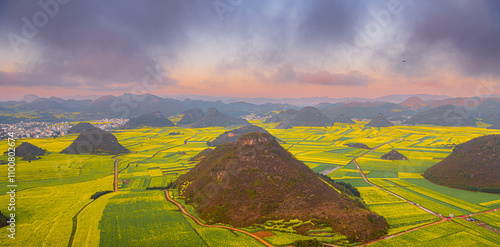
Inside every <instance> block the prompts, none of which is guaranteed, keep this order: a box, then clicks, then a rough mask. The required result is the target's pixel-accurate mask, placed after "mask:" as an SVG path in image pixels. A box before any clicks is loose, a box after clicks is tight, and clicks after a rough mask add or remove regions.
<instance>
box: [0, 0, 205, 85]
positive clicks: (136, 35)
mask: <svg viewBox="0 0 500 247" xmlns="http://www.w3.org/2000/svg"><path fill="white" fill-rule="evenodd" d="M42 2H50V3H57V1H42ZM56 5H57V6H58V7H55V6H56ZM56 5H50V8H49V9H51V10H53V13H54V16H53V17H50V18H48V21H47V22H46V24H45V25H39V26H37V25H36V23H35V22H36V21H37V19H36V18H37V17H36V16H37V14H36V13H40V12H42V13H47V12H48V11H44V9H43V8H42V7H41V6H40V5H38V4H37V1H30V2H29V3H28V2H27V1H26V2H20V4H18V5H12V4H10V6H7V7H8V8H9V16H8V17H4V19H5V22H4V23H5V24H6V25H4V29H3V30H1V32H2V36H3V37H21V38H19V39H16V40H17V41H19V40H22V42H20V43H18V47H19V48H21V50H22V49H23V48H26V47H29V46H28V45H26V44H25V43H24V41H25V40H28V41H29V44H30V45H34V46H35V48H36V49H37V52H39V55H38V56H37V57H36V58H33V59H32V60H31V61H30V62H29V63H27V64H26V65H25V68H24V71H25V72H26V73H30V74H32V75H38V76H41V75H43V76H53V77H54V79H61V80H64V79H66V80H69V79H68V78H80V79H82V80H80V81H81V82H82V84H94V85H98V84H101V85H102V83H111V82H112V83H122V84H130V83H133V82H137V81H140V80H141V79H142V78H143V77H144V76H145V75H146V74H147V73H148V72H147V68H148V67H151V68H155V67H156V65H157V64H158V63H160V62H165V60H166V62H167V63H169V64H175V61H176V60H177V58H178V57H177V56H178V54H179V52H181V51H182V48H183V47H184V44H185V43H186V41H187V40H188V37H187V35H186V33H187V31H189V30H190V26H191V25H194V24H196V20H197V18H203V16H204V15H206V13H203V12H200V11H198V10H200V9H201V10H202V9H203V8H201V7H204V8H206V9H208V10H211V9H210V5H209V4H207V3H206V2H202V1H198V2H190V3H189V4H188V3H187V2H186V1H168V2H166V1H147V2H137V1H71V2H69V3H67V4H65V5H61V4H56ZM203 5H206V6H203ZM56 10H58V11H56ZM45 16H49V15H48V14H46V15H45ZM212 16H213V13H212ZM23 17H26V19H23ZM38 17H39V16H38ZM212 19H214V20H215V18H212ZM23 20H28V21H29V23H30V24H28V25H29V26H31V25H32V24H33V26H34V27H35V28H25V29H24V33H23V26H25V24H24V23H26V21H23ZM40 20H42V21H43V18H42V19H40V18H39V19H38V21H40ZM39 23H40V22H39ZM26 33H28V34H30V35H28V36H26V35H25V34H26ZM9 34H15V35H17V36H12V35H11V36H9ZM31 34H34V35H31ZM30 36H33V37H30ZM23 38H24V39H23ZM26 38H27V39H26ZM11 39H12V38H11ZM7 41H8V40H7ZM7 44H8V42H5V40H4V43H3V45H7ZM160 48H161V49H160ZM163 75H164V76H166V75H167V73H166V71H163ZM26 83H27V82H26ZM26 83H23V84H26ZM37 83H39V82H36V81H34V82H33V84H35V85H36V84H37ZM170 83H172V81H171V80H170Z"/></svg>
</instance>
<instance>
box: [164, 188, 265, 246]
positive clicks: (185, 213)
mask: <svg viewBox="0 0 500 247" xmlns="http://www.w3.org/2000/svg"><path fill="white" fill-rule="evenodd" d="M165 197H166V198H167V200H168V201H169V202H171V203H173V204H174V205H175V206H177V207H178V208H179V209H180V210H181V212H182V213H183V214H184V215H186V216H188V217H189V218H191V219H193V220H194V221H195V222H196V224H198V225H200V226H204V227H215V228H224V229H228V230H231V231H237V232H241V233H243V234H246V235H248V236H250V237H252V238H254V239H256V240H257V241H259V242H260V243H262V244H263V245H265V246H268V247H275V246H274V245H272V244H269V243H268V242H266V241H264V240H263V239H262V238H260V237H257V236H256V235H254V234H252V233H249V232H247V231H243V230H240V229H237V228H233V227H229V226H218V225H207V224H203V223H202V222H201V221H200V220H199V219H198V218H196V217H194V216H192V215H191V214H189V213H188V212H187V211H186V209H185V208H184V207H183V206H182V205H181V204H180V203H178V202H176V201H175V200H174V199H172V198H171V197H170V194H169V193H168V191H167V190H165Z"/></svg>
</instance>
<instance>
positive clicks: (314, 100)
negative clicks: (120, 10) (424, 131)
mask: <svg viewBox="0 0 500 247" xmlns="http://www.w3.org/2000/svg"><path fill="white" fill-rule="evenodd" d="M163 97H165V98H170V99H176V100H185V99H191V100H204V101H221V102H224V103H226V104H227V103H234V102H240V101H244V102H247V103H251V104H259V105H260V104H266V103H274V104H292V105H297V106H313V105H317V104H320V103H331V104H335V103H340V102H375V101H385V102H389V103H400V102H402V101H404V100H406V99H408V98H410V97H419V98H420V99H422V100H424V101H428V100H443V99H447V98H450V96H447V95H431V94H391V95H387V96H383V97H378V98H372V99H371V98H360V97H344V98H338V99H336V98H330V97H308V98H266V97H260V98H238V97H227V96H221V97H214V96H206V95H164V96H163ZM497 97H500V96H498V95H497Z"/></svg>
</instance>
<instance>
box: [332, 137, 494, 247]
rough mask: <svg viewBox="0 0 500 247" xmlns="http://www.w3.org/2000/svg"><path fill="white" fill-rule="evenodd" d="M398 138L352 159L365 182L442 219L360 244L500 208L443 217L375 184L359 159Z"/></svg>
mask: <svg viewBox="0 0 500 247" xmlns="http://www.w3.org/2000/svg"><path fill="white" fill-rule="evenodd" d="M396 140H398V139H393V140H391V141H388V142H386V143H383V144H381V145H379V146H377V147H374V148H372V149H370V151H368V152H366V153H364V154H362V155H360V156H358V157H356V158H354V159H353V160H352V161H353V162H354V164H355V165H356V168H357V169H358V171H359V173H360V174H361V176H362V177H363V179H364V180H365V182H367V183H368V184H370V185H372V186H375V187H377V188H380V189H382V190H384V191H386V192H388V193H390V194H391V195H394V196H396V197H398V198H400V199H402V200H404V201H406V202H407V203H410V204H412V205H414V206H417V207H418V208H420V209H422V210H424V211H426V212H428V213H430V214H433V215H435V216H437V217H439V218H441V220H439V221H436V222H433V223H430V224H427V225H423V226H420V227H416V228H413V229H410V230H407V231H404V232H400V233H397V234H394V235H391V236H388V237H385V238H382V239H378V240H375V241H371V242H368V243H365V244H363V245H360V246H366V245H368V244H372V243H376V242H380V241H383V240H386V239H391V238H393V237H397V236H400V235H403V234H406V233H409V232H413V231H416V230H419V229H422V228H426V227H429V226H433V225H436V224H439V223H442V222H445V221H448V220H451V219H453V218H464V217H467V216H473V215H478V214H484V213H489V212H494V211H497V210H500V208H497V209H490V210H486V211H482V212H478V213H474V214H470V215H462V216H454V217H443V216H442V215H440V214H438V213H436V212H434V211H432V210H430V209H428V208H425V207H422V206H420V205H419V204H417V203H415V202H412V201H410V200H408V199H406V198H404V197H402V196H400V195H398V194H396V193H394V192H391V191H389V190H387V189H386V188H384V187H382V186H379V185H376V184H374V183H372V182H370V181H369V180H368V179H367V178H366V175H365V174H364V173H363V170H361V167H359V165H358V162H357V159H358V158H361V157H363V156H365V155H366V154H369V153H371V152H373V151H375V150H377V149H379V148H380V147H382V146H384V145H386V144H389V143H391V142H394V141H396ZM325 245H326V246H335V245H330V244H326V243H325Z"/></svg>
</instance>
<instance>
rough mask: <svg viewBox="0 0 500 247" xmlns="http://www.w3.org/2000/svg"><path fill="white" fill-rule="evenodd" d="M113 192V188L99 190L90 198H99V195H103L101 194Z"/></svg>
mask: <svg viewBox="0 0 500 247" xmlns="http://www.w3.org/2000/svg"><path fill="white" fill-rule="evenodd" d="M111 192H113V191H112V190H103V191H97V192H96V193H94V194H92V195H91V196H90V199H93V200H95V199H97V198H99V197H101V196H103V195H106V194H108V193H111Z"/></svg>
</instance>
